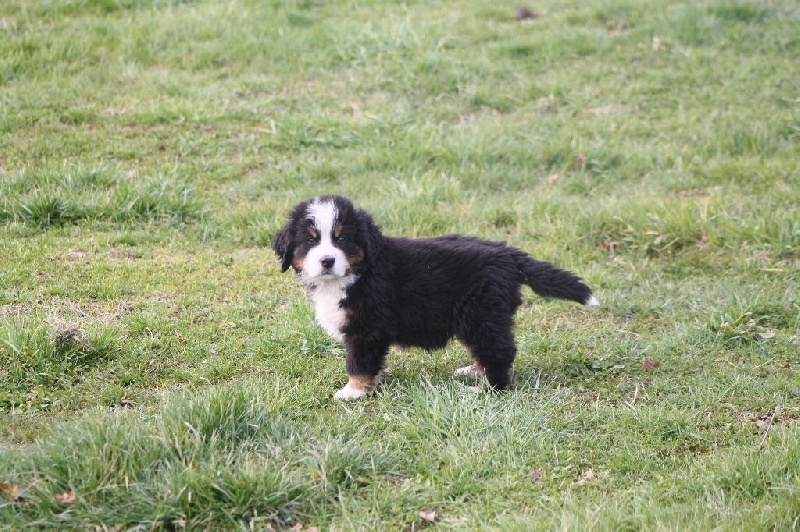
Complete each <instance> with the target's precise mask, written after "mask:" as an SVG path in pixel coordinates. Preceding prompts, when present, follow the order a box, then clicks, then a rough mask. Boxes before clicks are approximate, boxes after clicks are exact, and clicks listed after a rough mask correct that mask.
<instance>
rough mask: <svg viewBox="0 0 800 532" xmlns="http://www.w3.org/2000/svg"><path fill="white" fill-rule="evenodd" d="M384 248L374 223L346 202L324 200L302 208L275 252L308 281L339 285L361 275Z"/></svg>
mask: <svg viewBox="0 0 800 532" xmlns="http://www.w3.org/2000/svg"><path fill="white" fill-rule="evenodd" d="M382 247H383V236H382V235H381V232H380V229H378V227H377V226H376V225H375V222H374V221H373V220H372V217H371V216H370V215H369V214H368V213H367V212H366V211H364V210H361V209H356V208H355V207H353V204H352V202H351V201H350V200H349V199H347V198H345V197H342V196H320V197H316V198H312V199H310V200H308V201H304V202H303V203H300V204H298V205H297V206H295V207H294V209H292V211H291V212H290V213H289V221H288V222H287V224H286V225H285V226H284V227H283V229H281V230H280V231H279V232H278V234H277V236H276V237H275V242H274V243H273V246H272V249H274V250H275V253H277V255H278V257H280V259H281V261H282V271H284V272H285V271H286V270H288V269H289V266H291V267H292V268H294V270H295V271H296V272H297V273H299V274H300V275H301V277H302V278H303V279H304V280H307V281H311V282H313V281H315V280H325V279H331V280H334V279H341V278H343V277H347V276H351V275H359V274H361V273H363V272H364V271H366V269H368V268H369V267H370V266H374V264H375V260H376V258H377V256H378V254H379V253H380V250H381V248H382Z"/></svg>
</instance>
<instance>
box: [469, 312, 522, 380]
mask: <svg viewBox="0 0 800 532" xmlns="http://www.w3.org/2000/svg"><path fill="white" fill-rule="evenodd" d="M512 324H513V322H512V320H511V318H510V317H508V318H506V316H505V315H503V316H495V319H494V321H491V320H490V321H485V320H483V319H475V320H470V321H467V322H465V323H464V324H463V327H462V329H461V330H460V331H459V332H458V333H457V337H458V339H459V340H460V341H461V343H463V344H464V346H465V347H466V348H467V350H468V351H469V352H470V354H471V355H472V358H473V360H474V362H473V364H472V365H471V366H467V367H466V368H460V369H459V370H456V375H473V376H475V377H478V378H480V377H486V380H488V381H489V385H490V386H491V387H492V388H494V389H495V390H505V389H506V388H508V386H509V384H511V366H512V365H513V364H514V358H515V357H516V354H517V346H516V345H515V344H514V333H513V332H512Z"/></svg>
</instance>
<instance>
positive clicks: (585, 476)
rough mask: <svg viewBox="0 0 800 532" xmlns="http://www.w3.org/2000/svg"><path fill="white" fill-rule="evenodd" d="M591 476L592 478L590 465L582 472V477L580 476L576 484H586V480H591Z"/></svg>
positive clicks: (592, 471)
mask: <svg viewBox="0 0 800 532" xmlns="http://www.w3.org/2000/svg"><path fill="white" fill-rule="evenodd" d="M593 478H594V469H592V468H591V467H590V468H589V469H587V470H586V471H584V472H583V478H581V479H580V480H579V481H578V482H577V483H576V484H578V485H579V486H582V485H584V484H586V482H588V481H589V480H592V479H593Z"/></svg>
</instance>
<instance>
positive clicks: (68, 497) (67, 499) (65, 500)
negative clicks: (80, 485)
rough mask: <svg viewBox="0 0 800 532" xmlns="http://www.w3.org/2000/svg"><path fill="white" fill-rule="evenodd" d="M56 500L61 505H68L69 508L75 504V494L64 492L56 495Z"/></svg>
mask: <svg viewBox="0 0 800 532" xmlns="http://www.w3.org/2000/svg"><path fill="white" fill-rule="evenodd" d="M56 500H57V501H58V502H60V503H61V504H68V505H70V506H71V505H73V504H75V492H74V491H65V492H64V493H59V494H58V495H56Z"/></svg>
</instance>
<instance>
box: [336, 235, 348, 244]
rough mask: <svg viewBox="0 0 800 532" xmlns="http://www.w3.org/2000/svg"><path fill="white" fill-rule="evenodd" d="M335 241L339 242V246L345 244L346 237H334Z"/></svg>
mask: <svg viewBox="0 0 800 532" xmlns="http://www.w3.org/2000/svg"><path fill="white" fill-rule="evenodd" d="M336 241H337V242H339V243H340V244H341V243H342V242H347V237H346V236H344V235H341V236H337V237H336Z"/></svg>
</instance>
